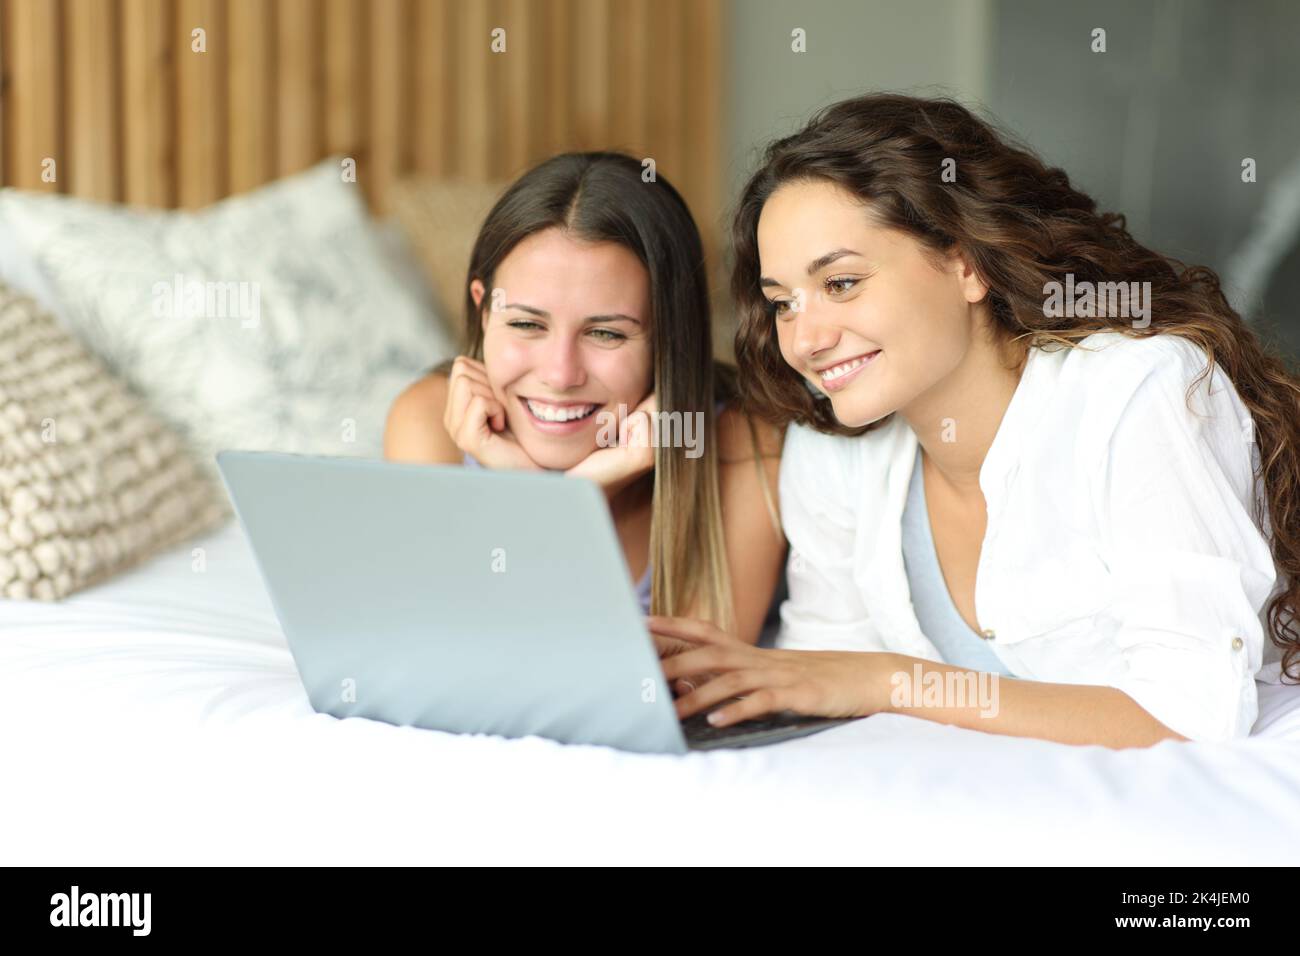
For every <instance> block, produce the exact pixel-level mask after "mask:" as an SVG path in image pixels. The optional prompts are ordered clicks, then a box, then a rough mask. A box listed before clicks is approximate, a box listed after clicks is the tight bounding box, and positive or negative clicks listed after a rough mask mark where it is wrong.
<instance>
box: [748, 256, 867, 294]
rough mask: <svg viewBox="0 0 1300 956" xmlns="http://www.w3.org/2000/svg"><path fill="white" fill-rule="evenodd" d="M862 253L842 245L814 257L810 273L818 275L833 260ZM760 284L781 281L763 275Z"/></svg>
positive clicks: (767, 284) (809, 268)
mask: <svg viewBox="0 0 1300 956" xmlns="http://www.w3.org/2000/svg"><path fill="white" fill-rule="evenodd" d="M860 255H862V253H860V252H855V251H854V250H852V249H845V248H843V247H841V248H839V249H836V250H835V251H834V252H828V253H826V255H824V256H820V257H818V258H816V259H814V260H813V261H812V262H810V263H808V274H809V275H810V276H811V275H816V274H817V273H818V272H820V271H821V270H823V269H825V268H826V267H827V266H828V265H830V264H831V263H832V262H835V261H836V260H838V259H843V258H844V257H845V256H860ZM758 284H759V285H760V286H762V287H763V288H767V287H768V286H774V285H780V284H781V283H779V282H777V281H776V280H775V279H773V278H771V277H770V276H763V277H762V278H761V279H759V280H758Z"/></svg>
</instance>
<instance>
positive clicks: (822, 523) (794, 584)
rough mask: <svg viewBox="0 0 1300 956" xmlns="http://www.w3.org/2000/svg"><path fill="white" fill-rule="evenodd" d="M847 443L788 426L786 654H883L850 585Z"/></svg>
mask: <svg viewBox="0 0 1300 956" xmlns="http://www.w3.org/2000/svg"><path fill="white" fill-rule="evenodd" d="M851 442H852V439H846V438H841V437H838V436H831V435H823V434H820V433H818V432H815V431H813V430H812V429H809V428H807V427H806V426H802V425H792V426H791V427H790V428H789V430H788V432H787V435H786V441H785V448H784V450H783V452H782V456H781V476H780V496H781V523H782V525H783V527H784V530H785V534H786V539H787V540H788V541H789V542H790V555H789V558H788V559H787V561H786V584H787V587H788V589H789V597H788V598H787V599H786V601H785V602H784V603H783V604H782V605H781V630H780V632H779V634H778V636H777V640H776V646H777V647H780V648H783V649H789V650H843V651H883V650H886V648H885V646H884V643H883V641H882V640H881V639H880V636H879V634H878V633H877V631H876V629H875V627H874V626H873V625H872V622H871V620H870V618H869V616H868V614H867V609H866V606H865V605H864V603H863V600H862V594H861V591H860V590H859V588H858V586H857V584H856V583H855V581H854V579H853V562H854V543H855V541H856V531H857V516H856V513H855V510H854V507H853V504H852V501H851V499H850V498H849V497H848V492H849V489H850V488H851V487H853V485H854V482H853V480H852V469H853V460H854V459H853V455H854V453H855V452H857V450H858V449H857V448H855V447H854V446H853V445H852V444H850V443H851Z"/></svg>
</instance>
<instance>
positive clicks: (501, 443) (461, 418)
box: [442, 355, 541, 470]
mask: <svg viewBox="0 0 1300 956" xmlns="http://www.w3.org/2000/svg"><path fill="white" fill-rule="evenodd" d="M442 423H443V427H444V428H446V429H447V434H448V435H450V436H451V438H452V441H454V442H455V443H456V447H457V448H459V449H460V450H461V451H463V452H465V453H466V454H469V455H473V456H474V459H475V460H476V461H477V462H478V463H479V464H480V465H482V466H483V467H484V468H516V469H523V470H540V468H541V466H540V465H538V464H537V462H535V461H533V460H532V458H530V457H528V453H527V452H526V451H524V449H523V447H522V446H521V445H520V444H519V442H518V441H517V440H516V439H515V436H514V435H512V434H511V433H510V430H509V429H508V428H506V409H505V406H504V405H502V404H501V402H500V401H498V400H497V397H496V395H495V394H494V393H493V392H492V386H491V384H489V382H488V377H487V370H486V369H485V368H484V367H483V363H482V362H479V361H476V360H475V359H472V358H469V357H468V356H465V355H461V356H458V357H457V358H456V361H455V362H454V363H453V364H452V369H451V377H450V379H449V381H448V384H447V408H446V411H445V412H444V413H443V419H442Z"/></svg>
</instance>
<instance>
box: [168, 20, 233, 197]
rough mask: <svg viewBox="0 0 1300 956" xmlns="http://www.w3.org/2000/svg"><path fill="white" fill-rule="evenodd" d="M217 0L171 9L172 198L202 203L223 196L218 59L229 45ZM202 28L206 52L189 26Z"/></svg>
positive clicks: (220, 67) (224, 119) (222, 106)
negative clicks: (174, 82) (173, 93)
mask: <svg viewBox="0 0 1300 956" xmlns="http://www.w3.org/2000/svg"><path fill="white" fill-rule="evenodd" d="M224 14H225V3H224V2H223V0H179V3H178V4H177V12H176V27H175V38H176V39H175V42H176V44H177V45H176V76H177V91H178V92H177V117H176V198H177V200H178V201H179V203H180V205H182V206H186V207H190V208H193V207H196V206H205V205H207V204H208V203H212V202H216V201H217V200H218V199H220V198H221V197H223V196H224V195H226V163H225V153H226V122H227V117H226V110H225V100H226V96H225V82H224V81H225V69H224V66H225V64H224V59H225V57H226V55H227V51H228V49H229V41H228V37H227V35H226V32H225V16H224ZM200 28H201V29H203V30H205V31H206V32H207V49H206V52H202V53H199V52H195V50H194V49H193V39H192V31H194V30H195V29H200Z"/></svg>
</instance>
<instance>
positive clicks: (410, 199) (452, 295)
mask: <svg viewBox="0 0 1300 956" xmlns="http://www.w3.org/2000/svg"><path fill="white" fill-rule="evenodd" d="M507 185H508V183H504V182H498V183H473V182H464V181H457V180H437V179H407V180H402V181H401V182H399V183H397V184H396V186H395V187H394V188H393V196H392V206H391V208H392V211H393V215H394V216H395V217H396V219H397V221H398V223H399V224H400V225H401V227H402V230H403V232H405V233H406V235H407V237H408V238H409V239H410V241H411V245H412V246H414V247H415V250H416V253H417V255H418V256H419V258H420V262H421V264H422V265H423V266H424V271H425V274H426V275H427V276H428V277H429V282H430V284H432V286H433V292H434V296H435V298H436V303H437V305H438V314H439V315H441V316H443V318H444V321H446V322H447V324H448V326H449V327H448V329H447V331H448V332H449V333H450V334H451V335H452V337H453V340H454V341H455V342H456V343H457V344H458V346H463V345H464V342H463V341H462V340H463V339H464V337H465V330H464V323H465V304H464V299H465V277H466V274H467V273H468V272H469V257H470V253H472V252H473V251H474V240H475V239H477V238H478V231H479V229H480V228H481V227H482V225H483V220H484V219H486V218H487V214H488V213H489V212H491V210H492V206H493V205H494V204H495V203H496V201H497V199H499V198H500V197H501V194H502V193H504V192H505V191H506V186H507Z"/></svg>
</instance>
